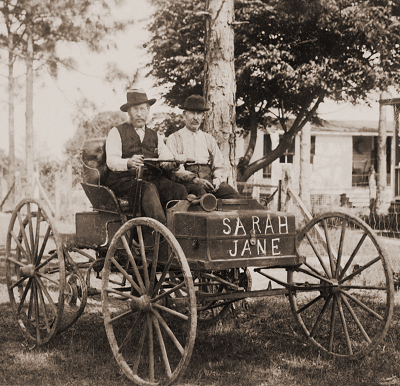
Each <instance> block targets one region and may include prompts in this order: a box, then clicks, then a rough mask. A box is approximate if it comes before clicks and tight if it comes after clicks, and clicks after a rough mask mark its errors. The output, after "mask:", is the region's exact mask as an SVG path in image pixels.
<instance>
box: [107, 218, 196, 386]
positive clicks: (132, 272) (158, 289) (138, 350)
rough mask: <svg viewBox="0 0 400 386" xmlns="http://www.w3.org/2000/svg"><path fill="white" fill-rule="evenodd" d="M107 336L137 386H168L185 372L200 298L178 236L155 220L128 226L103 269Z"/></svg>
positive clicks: (139, 220)
mask: <svg viewBox="0 0 400 386" xmlns="http://www.w3.org/2000/svg"><path fill="white" fill-rule="evenodd" d="M102 306H103V316H104V324H105V328H106V333H107V336H108V340H109V342H110V346H111V349H112V352H113V354H114V357H115V359H116V361H117V363H118V365H119V366H120V368H121V370H122V371H123V373H124V374H125V375H126V376H127V377H128V378H129V379H130V380H132V381H133V382H134V383H136V384H138V385H160V384H162V385H168V384H170V383H172V382H174V381H175V380H176V379H177V378H178V377H179V376H180V375H181V374H182V373H183V372H184V371H185V369H186V367H187V365H188V363H189V360H190V357H191V354H192V351H193V346H194V341H195V336H196V323H197V315H196V297H195V292H194V286H193V280H192V276H191V272H190V270H189V265H188V263H187V261H186V257H185V255H184V253H183V251H182V249H181V247H180V245H179V244H178V242H177V241H176V239H175V237H174V236H173V234H172V233H171V232H170V231H169V230H168V228H166V227H165V226H164V225H162V224H161V223H159V222H158V221H156V220H153V219H151V218H135V219H132V220H130V221H128V222H127V223H125V224H124V225H123V226H122V227H121V228H120V229H119V230H118V232H117V233H116V234H115V236H114V237H113V239H112V241H111V244H110V247H109V250H108V253H107V256H106V260H105V264H104V270H103V282H102Z"/></svg>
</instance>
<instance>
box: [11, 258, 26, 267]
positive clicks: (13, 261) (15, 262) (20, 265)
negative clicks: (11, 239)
mask: <svg viewBox="0 0 400 386" xmlns="http://www.w3.org/2000/svg"><path fill="white" fill-rule="evenodd" d="M7 260H8V261H11V262H12V263H14V264H15V265H18V266H19V267H26V265H27V264H24V263H21V262H20V261H18V260H15V259H13V258H12V257H8V258H7Z"/></svg>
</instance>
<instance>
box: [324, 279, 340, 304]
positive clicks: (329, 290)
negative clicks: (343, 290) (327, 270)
mask: <svg viewBox="0 0 400 386" xmlns="http://www.w3.org/2000/svg"><path fill="white" fill-rule="evenodd" d="M321 284H322V286H323V289H322V290H321V295H322V296H323V297H324V298H325V299H327V298H328V296H329V295H334V294H337V293H338V292H339V289H340V287H339V282H338V281H337V279H331V282H330V283H327V282H326V281H323V282H321Z"/></svg>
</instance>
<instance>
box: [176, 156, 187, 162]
mask: <svg viewBox="0 0 400 386" xmlns="http://www.w3.org/2000/svg"><path fill="white" fill-rule="evenodd" d="M175 161H176V163H178V164H184V163H185V162H186V156H185V155H184V154H177V155H176V156H175Z"/></svg>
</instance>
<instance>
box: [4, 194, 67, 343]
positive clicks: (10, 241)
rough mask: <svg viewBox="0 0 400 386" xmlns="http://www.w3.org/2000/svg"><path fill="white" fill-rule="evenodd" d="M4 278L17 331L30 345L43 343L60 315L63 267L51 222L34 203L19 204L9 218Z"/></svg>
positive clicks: (58, 239)
mask: <svg viewBox="0 0 400 386" xmlns="http://www.w3.org/2000/svg"><path fill="white" fill-rule="evenodd" d="M6 277H7V288H8V294H9V297H10V303H11V308H12V311H13V313H14V316H15V318H16V320H17V321H18V324H19V327H20V329H21V330H22V332H23V333H24V335H25V336H26V337H27V338H28V339H29V340H31V341H33V342H34V343H36V344H44V343H47V342H48V341H49V340H50V339H51V338H52V337H53V336H54V335H55V334H56V333H57V332H58V328H59V325H60V322H61V318H62V314H63V307H64V297H65V295H66V293H65V264H64V254H63V248H62V243H61V239H60V237H59V235H58V232H57V230H56V228H55V224H54V220H53V218H52V217H51V215H50V214H49V213H48V212H47V211H46V209H45V207H44V205H43V204H42V203H41V202H40V201H38V200H36V199H31V198H28V199H25V200H23V201H21V202H20V203H19V204H18V205H17V206H16V208H15V210H14V211H13V213H12V215H11V220H10V224H9V227H8V231H7V243H6ZM67 295H68V294H67Z"/></svg>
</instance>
